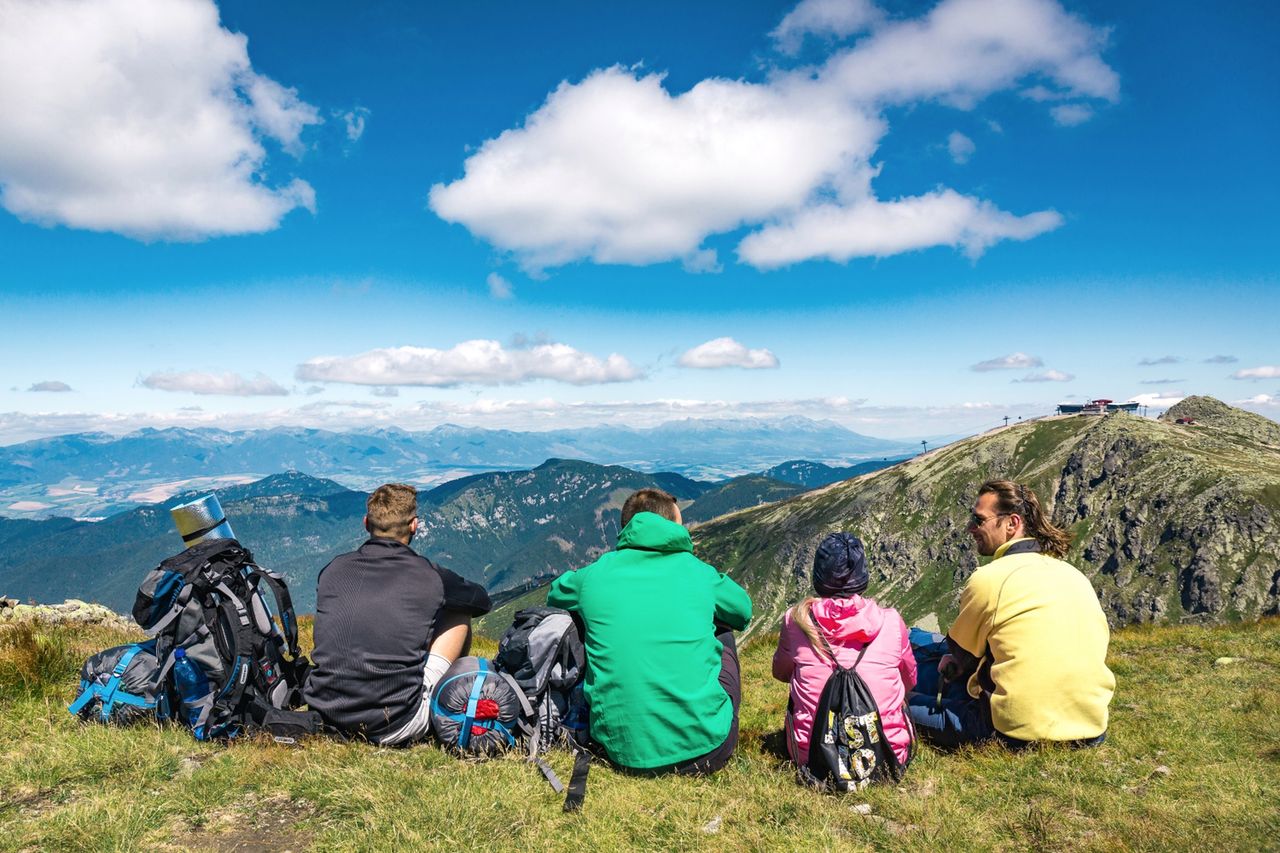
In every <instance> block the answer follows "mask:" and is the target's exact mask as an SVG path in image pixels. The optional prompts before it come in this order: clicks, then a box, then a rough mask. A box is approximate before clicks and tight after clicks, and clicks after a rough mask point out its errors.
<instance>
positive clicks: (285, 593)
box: [245, 563, 299, 658]
mask: <svg viewBox="0 0 1280 853" xmlns="http://www.w3.org/2000/svg"><path fill="white" fill-rule="evenodd" d="M245 568H246V569H247V570H248V573H249V576H250V577H251V578H254V579H256V580H260V581H263V582H265V583H266V585H267V589H269V590H271V595H272V597H274V598H275V600H276V615H277V616H279V617H280V624H281V626H282V627H283V628H284V639H285V642H286V643H288V645H289V656H290V657H293V658H296V657H297V656H298V652H299V650H298V619H297V616H296V615H295V614H294V612H293V598H292V596H290V595H289V587H287V586H285V584H284V576H283V575H281V574H279V573H278V572H273V571H271V570H269V569H264V568H262V566H259V565H258V564H256V563H250V564H248V565H247V566H246V567H245Z"/></svg>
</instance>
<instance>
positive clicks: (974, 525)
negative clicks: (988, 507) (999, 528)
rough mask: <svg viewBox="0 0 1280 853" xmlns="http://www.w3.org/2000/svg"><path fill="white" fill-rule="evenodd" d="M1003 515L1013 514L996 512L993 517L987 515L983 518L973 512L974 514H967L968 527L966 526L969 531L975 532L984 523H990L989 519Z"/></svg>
mask: <svg viewBox="0 0 1280 853" xmlns="http://www.w3.org/2000/svg"><path fill="white" fill-rule="evenodd" d="M1004 515H1013V513H1011V512H997V513H996V514H995V515H988V516H987V517H986V518H983V517H982V516H980V515H978V514H977V513H976V512H975V513H969V525H968V528H969V529H970V530H977V529H978V528H979V527H981V526H982V525H984V524H986V523H987V522H988V521H990V520H991V519H993V518H1000V517H1001V516H1004Z"/></svg>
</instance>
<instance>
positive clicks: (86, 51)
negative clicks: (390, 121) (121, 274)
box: [0, 0, 320, 240]
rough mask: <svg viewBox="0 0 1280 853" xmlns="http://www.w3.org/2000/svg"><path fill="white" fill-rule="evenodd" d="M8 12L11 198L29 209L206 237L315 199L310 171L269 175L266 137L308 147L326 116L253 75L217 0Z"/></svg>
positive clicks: (1, 40) (140, 0)
mask: <svg viewBox="0 0 1280 853" xmlns="http://www.w3.org/2000/svg"><path fill="white" fill-rule="evenodd" d="M0 15H2V16H3V21H4V23H3V26H0V103H3V104H4V109H3V110H0V186H2V187H3V192H2V193H0V204H3V206H4V207H5V208H6V209H7V210H9V211H10V212H11V213H13V214H15V215H16V216H18V217H19V218H21V219H23V220H27V221H31V222H37V223H40V224H44V225H55V224H61V225H67V226H70V227H72V228H84V229H88V230H92V231H114V232H118V233H121V234H125V235H128V236H130V237H135V238H138V239H144V240H151V239H179V240H194V239H202V238H205V237H211V236H218V235H225V234H244V233H256V232H261V231H269V230H271V229H273V228H275V227H277V226H278V225H279V223H280V220H281V219H282V218H283V217H284V216H285V214H287V213H288V212H289V211H291V210H293V209H294V208H297V207H303V208H307V209H309V210H314V208H315V194H314V191H313V190H312V188H311V186H310V185H309V184H307V183H306V182H305V181H302V180H300V179H294V180H293V181H291V182H288V183H285V184H281V185H274V186H273V185H271V184H269V183H267V182H266V181H265V179H264V177H263V174H264V172H265V170H266V165H267V149H266V148H265V147H264V145H263V140H264V139H271V140H274V141H275V142H276V143H278V144H279V145H280V147H281V148H282V149H284V150H285V151H287V152H289V153H291V154H293V155H295V156H296V155H299V154H301V152H302V150H303V148H304V145H303V142H302V137H301V134H302V131H303V130H304V129H305V128H306V127H307V126H308V125H312V124H317V123H319V122H320V118H319V115H318V113H317V112H316V110H315V108H314V107H312V106H310V105H309V104H307V103H305V102H303V101H302V100H301V99H300V98H299V96H298V93H297V92H296V91H295V90H294V89H291V88H288V87H286V86H283V85H281V84H280V83H277V82H276V81H274V80H271V79H269V78H267V77H263V76H262V75H260V74H257V73H255V72H254V70H253V68H252V66H251V64H250V62H249V54H248V49H247V40H246V38H245V37H244V36H243V35H239V34H236V33H231V32H228V31H227V30H225V29H223V28H222V27H221V26H220V25H219V21H218V9H217V7H216V6H215V5H214V4H213V3H212V2H210V0H181V2H172V1H171V0H96V2H77V1H76V0H40V1H39V2H37V0H6V2H5V3H4V7H3V11H2V12H0Z"/></svg>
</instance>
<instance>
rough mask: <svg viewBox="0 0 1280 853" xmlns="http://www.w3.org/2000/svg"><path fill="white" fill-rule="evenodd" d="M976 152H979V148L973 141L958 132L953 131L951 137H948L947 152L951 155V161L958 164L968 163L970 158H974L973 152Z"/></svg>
mask: <svg viewBox="0 0 1280 853" xmlns="http://www.w3.org/2000/svg"><path fill="white" fill-rule="evenodd" d="M976 150H978V146H976V145H974V144H973V140H972V139H970V138H969V137H967V136H965V135H964V134H963V133H961V132H960V131H958V130H953V131H952V132H951V135H950V136H948V137H947V152H948V153H949V154H951V159H952V160H954V161H955V162H957V163H960V164H964V163H968V162H969V158H970V157H972V156H973V152H974V151H976Z"/></svg>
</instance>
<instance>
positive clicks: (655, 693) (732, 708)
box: [547, 489, 751, 774]
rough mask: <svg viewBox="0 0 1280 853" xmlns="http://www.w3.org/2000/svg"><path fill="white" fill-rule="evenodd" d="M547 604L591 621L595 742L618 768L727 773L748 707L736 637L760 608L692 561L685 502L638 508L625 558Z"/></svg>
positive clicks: (614, 557)
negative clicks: (741, 709)
mask: <svg viewBox="0 0 1280 853" xmlns="http://www.w3.org/2000/svg"><path fill="white" fill-rule="evenodd" d="M547 604H548V605H549V606H551V607H561V608H564V609H565V610H568V611H571V612H574V613H577V614H579V616H580V617H581V618H582V622H583V624H584V626H585V628H586V637H585V644H586V648H587V676H586V696H587V701H588V703H589V704H590V706H591V738H592V740H594V741H596V742H597V743H599V744H600V745H601V746H602V747H604V750H605V753H606V754H607V755H608V757H609V760H610V761H612V762H613V763H614V764H616V765H618V766H620V767H623V768H625V769H630V770H640V771H646V772H657V773H661V772H673V773H681V774H698V773H714V772H715V771H717V770H719V769H720V768H722V767H724V766H725V764H727V763H728V761H729V758H730V756H732V755H733V750H734V747H735V746H737V743H738V705H739V704H740V702H741V698H742V686H741V684H742V681H741V674H740V670H739V667H738V649H737V645H736V643H735V642H734V639H733V631H735V630H742V629H743V628H745V627H746V626H747V622H748V621H750V619H751V598H750V597H749V596H748V595H747V593H746V590H744V589H743V588H742V587H740V586H738V585H737V584H736V583H734V582H733V581H732V580H730V579H729V578H728V577H727V576H726V575H724V574H722V573H721V572H719V571H717V570H716V569H714V568H712V567H711V566H709V565H707V564H706V563H704V562H702V561H701V560H699V559H698V558H697V557H695V556H693V542H692V540H690V538H689V531H687V530H685V529H684V527H683V526H682V525H681V519H680V508H679V506H677V504H676V499H675V498H673V497H672V496H671V495H669V494H667V493H666V492H663V491H660V490H658V489H641V490H640V491H638V492H636V493H635V494H633V495H632V496H631V497H629V498H627V501H626V503H625V504H623V507H622V532H621V533H620V534H619V535H618V547H617V549H616V550H614V551H611V552H609V553H607V554H605V555H604V556H602V557H601V558H600V559H598V560H596V561H595V562H594V563H592V564H591V565H589V566H586V567H585V568H582V569H579V570H577V571H575V572H566V573H565V574H563V575H561V576H560V577H559V578H557V579H556V581H555V582H554V583H553V584H552V585H551V591H550V592H549V593H548V594H547Z"/></svg>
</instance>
